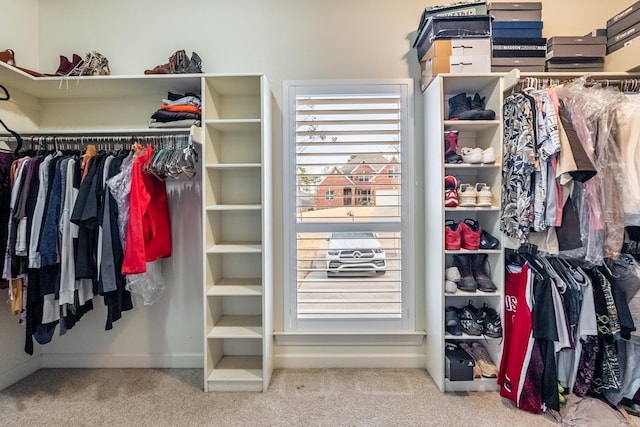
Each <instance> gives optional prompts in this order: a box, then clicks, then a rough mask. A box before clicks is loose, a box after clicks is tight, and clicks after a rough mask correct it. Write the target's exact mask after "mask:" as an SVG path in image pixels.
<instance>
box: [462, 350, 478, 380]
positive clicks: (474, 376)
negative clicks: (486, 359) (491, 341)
mask: <svg viewBox="0 0 640 427" xmlns="http://www.w3.org/2000/svg"><path fill="white" fill-rule="evenodd" d="M460 348H461V349H463V350H464V351H465V352H466V353H467V354H468V355H469V356H470V357H471V359H472V360H473V378H474V379H475V378H482V370H481V369H480V366H478V364H477V363H476V361H475V359H474V358H473V353H472V352H471V347H469V344H468V343H466V342H461V343H460Z"/></svg>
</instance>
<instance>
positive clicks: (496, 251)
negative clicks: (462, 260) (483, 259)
mask: <svg viewBox="0 0 640 427" xmlns="http://www.w3.org/2000/svg"><path fill="white" fill-rule="evenodd" d="M444 253H445V254H447V255H472V254H501V253H502V251H501V250H500V249H478V250H474V251H472V250H468V249H459V250H445V251H444Z"/></svg>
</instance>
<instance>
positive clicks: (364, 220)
mask: <svg viewBox="0 0 640 427" xmlns="http://www.w3.org/2000/svg"><path fill="white" fill-rule="evenodd" d="M284 94H285V99H286V100H287V101H286V104H285V105H284V108H283V112H284V122H285V123H284V135H285V143H284V152H285V186H286V189H285V191H284V194H285V225H284V226H285V235H286V236H289V237H288V238H287V239H286V241H285V247H286V255H287V256H286V257H285V258H286V259H285V313H286V315H285V316H286V318H285V320H286V322H285V323H286V324H285V329H286V330H290V331H292V330H298V331H305V330H307V331H337V330H339V331H345V330H349V331H388V330H408V329H411V328H413V318H412V317H411V312H412V311H413V310H410V307H412V304H413V301H414V298H413V295H414V284H413V274H411V273H409V271H410V269H409V268H406V266H408V265H413V263H412V261H411V259H410V258H411V254H412V253H413V251H412V250H411V248H412V246H413V240H412V239H413V235H414V233H413V223H412V220H411V218H412V217H413V216H412V215H409V212H410V211H411V207H412V198H411V197H410V191H409V190H410V185H404V184H406V183H410V182H412V181H413V179H412V176H413V171H412V167H411V163H410V162H406V163H405V162H403V161H402V160H403V159H411V158H412V157H413V156H412V155H411V153H412V141H411V138H412V132H411V126H412V120H411V117H412V113H413V111H412V109H411V108H410V99H411V95H412V94H413V86H412V82H411V81H410V80H401V81H398V80H393V81H379V82H377V81H376V82H370V81H347V82H342V81H339V82H335V81H313V82H285V84H284ZM391 172H393V173H391ZM389 175H393V179H389ZM335 189H339V191H335ZM334 191H335V192H334ZM403 267H404V268H403Z"/></svg>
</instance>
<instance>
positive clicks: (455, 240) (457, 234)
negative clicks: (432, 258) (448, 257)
mask: <svg viewBox="0 0 640 427" xmlns="http://www.w3.org/2000/svg"><path fill="white" fill-rule="evenodd" d="M481 232H482V230H481V228H480V223H479V222H478V221H475V220H473V219H469V218H467V219H465V220H464V221H460V222H455V221H454V220H452V219H447V220H445V222H444V248H445V250H449V251H457V250H460V249H467V250H470V251H475V250H478V249H479V248H480V234H481Z"/></svg>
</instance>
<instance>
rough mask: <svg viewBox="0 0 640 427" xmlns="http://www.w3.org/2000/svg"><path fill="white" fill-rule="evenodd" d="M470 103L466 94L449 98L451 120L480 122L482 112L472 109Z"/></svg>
mask: <svg viewBox="0 0 640 427" xmlns="http://www.w3.org/2000/svg"><path fill="white" fill-rule="evenodd" d="M470 101H471V100H470V98H467V94H466V93H464V92H463V93H459V94H458V95H456V96H454V97H453V98H449V120H478V119H479V118H480V112H479V111H476V110H473V109H472V108H471V102H470Z"/></svg>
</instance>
